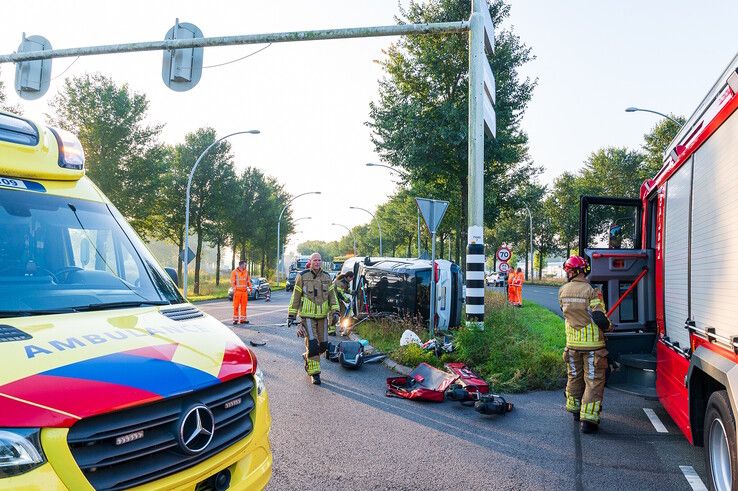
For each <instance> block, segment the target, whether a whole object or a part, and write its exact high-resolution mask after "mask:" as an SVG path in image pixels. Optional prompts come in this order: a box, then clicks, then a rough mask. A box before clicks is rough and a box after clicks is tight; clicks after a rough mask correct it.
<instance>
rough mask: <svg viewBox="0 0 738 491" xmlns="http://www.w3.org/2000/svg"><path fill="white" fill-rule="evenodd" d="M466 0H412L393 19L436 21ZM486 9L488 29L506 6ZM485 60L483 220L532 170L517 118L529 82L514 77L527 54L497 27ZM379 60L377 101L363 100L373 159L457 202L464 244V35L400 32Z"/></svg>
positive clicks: (448, 17) (460, 11) (455, 13)
mask: <svg viewBox="0 0 738 491" xmlns="http://www.w3.org/2000/svg"><path fill="white" fill-rule="evenodd" d="M470 11H471V4H470V1H469V0H461V1H458V0H430V1H428V2H419V1H416V0H412V1H411V2H410V4H409V6H408V8H407V9H402V10H401V14H402V16H401V18H399V19H398V22H400V23H406V22H408V23H409V22H412V23H416V22H417V23H424V22H444V21H453V20H458V19H464V18H467V17H468V16H469V12H470ZM490 14H491V16H492V19H493V22H494V23H495V25H496V26H500V25H501V24H502V23H503V21H504V20H505V18H507V16H508V15H509V6H508V5H506V4H505V3H504V2H503V1H502V0H495V1H494V2H493V3H492V5H491V6H490ZM495 45H496V51H495V54H494V55H493V56H491V57H490V62H491V66H492V71H493V73H494V75H495V78H496V81H497V105H496V111H497V139H495V140H487V141H486V142H485V157H486V158H485V176H484V180H485V198H486V199H485V223H486V224H487V225H488V226H489V225H491V224H493V223H494V221H495V219H496V218H497V215H498V214H499V213H500V211H501V208H503V207H504V205H505V201H506V197H507V196H508V195H509V191H508V190H509V189H514V188H515V187H516V185H517V184H519V183H521V182H525V181H526V180H528V179H529V178H530V176H531V175H532V174H534V173H535V171H536V169H535V168H533V166H532V165H530V163H529V162H528V148H527V141H528V138H527V135H526V134H525V133H524V132H523V131H522V130H521V128H520V121H521V118H522V116H523V113H524V111H525V108H526V106H527V104H528V102H529V101H530V98H531V95H532V91H533V88H534V86H535V82H533V81H531V80H529V79H525V80H521V78H520V76H519V74H518V69H519V68H520V67H521V66H522V65H524V64H525V63H526V62H528V61H529V60H531V59H532V56H531V54H530V49H529V48H527V47H526V46H525V45H524V44H523V43H522V42H521V41H520V39H519V38H518V37H517V36H516V35H515V34H514V33H513V32H512V31H511V30H500V31H498V32H497V36H496V39H495ZM386 55H387V58H386V59H385V60H384V61H382V62H381V63H380V64H381V65H382V67H383V68H384V71H385V73H386V77H385V78H384V79H382V80H380V82H379V100H378V101H377V102H375V103H372V104H370V121H369V122H368V123H367V124H368V125H369V127H370V128H371V129H372V130H373V136H372V140H373V143H374V145H375V147H376V150H377V152H378V153H379V154H380V156H381V158H382V159H383V160H384V161H385V162H387V163H389V164H390V165H393V166H396V167H401V168H403V169H406V170H407V171H408V172H409V173H410V175H411V179H412V181H413V183H415V182H417V181H421V182H422V181H425V182H429V183H434V184H436V185H438V186H439V187H441V188H444V189H446V190H447V191H448V194H446V196H445V199H449V200H450V201H451V202H456V203H458V204H459V205H460V206H459V214H458V222H457V223H458V225H457V243H459V242H463V243H464V244H466V226H467V201H468V200H467V188H468V186H467V184H468V183H467V172H468V166H467V160H468V159H467V115H468V103H467V92H468V91H467V87H468V66H467V60H468V47H467V36H466V34H448V35H445V36H406V37H403V38H402V39H401V40H400V41H398V42H397V43H395V44H393V45H392V46H391V47H390V48H389V49H388V50H387V52H386Z"/></svg>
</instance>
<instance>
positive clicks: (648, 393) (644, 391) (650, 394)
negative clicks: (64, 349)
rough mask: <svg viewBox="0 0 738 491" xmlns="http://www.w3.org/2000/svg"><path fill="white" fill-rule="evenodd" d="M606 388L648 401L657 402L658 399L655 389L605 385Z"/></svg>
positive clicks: (628, 385) (631, 385) (639, 386)
mask: <svg viewBox="0 0 738 491" xmlns="http://www.w3.org/2000/svg"><path fill="white" fill-rule="evenodd" d="M607 388H608V389H611V390H616V391H618V392H624V393H626V394H630V395H634V396H640V397H643V398H644V399H647V400H649V401H657V400H658V399H659V396H658V395H657V394H656V387H643V386H642V385H633V384H622V385H620V384H617V385H613V384H607Z"/></svg>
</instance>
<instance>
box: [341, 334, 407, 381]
mask: <svg viewBox="0 0 738 491" xmlns="http://www.w3.org/2000/svg"><path fill="white" fill-rule="evenodd" d="M349 339H350V340H351V341H359V340H360V339H362V338H361V337H360V336H359V335H358V334H354V333H353V332H352V333H351V334H349ZM364 350H365V351H366V352H367V353H368V354H371V353H373V352H374V351H375V350H374V346H372V345H371V344H367V345H366V346H365V347H364ZM382 365H384V366H386V367H387V368H389V369H390V370H392V371H393V372H397V373H399V374H400V375H409V374H410V372H412V371H413V369H412V368H410V367H407V366H405V365H400V364H399V363H397V362H396V361H394V360H390V358H389V356H388V357H387V358H385V359H384V360H382Z"/></svg>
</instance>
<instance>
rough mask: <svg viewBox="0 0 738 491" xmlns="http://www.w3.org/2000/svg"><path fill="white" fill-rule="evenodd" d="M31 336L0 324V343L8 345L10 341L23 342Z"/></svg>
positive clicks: (15, 328)
mask: <svg viewBox="0 0 738 491" xmlns="http://www.w3.org/2000/svg"><path fill="white" fill-rule="evenodd" d="M32 337H33V336H31V335H30V334H28V333H26V332H23V331H21V330H20V329H18V328H17V327H13V326H7V325H5V324H0V343H8V342H10V341H25V340H27V339H31V338H32Z"/></svg>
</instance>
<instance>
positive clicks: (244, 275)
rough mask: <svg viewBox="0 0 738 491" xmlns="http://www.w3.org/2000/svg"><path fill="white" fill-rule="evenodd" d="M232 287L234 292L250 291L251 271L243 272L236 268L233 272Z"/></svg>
mask: <svg viewBox="0 0 738 491" xmlns="http://www.w3.org/2000/svg"><path fill="white" fill-rule="evenodd" d="M231 286H232V287H233V289H234V290H236V291H239V292H245V291H248V290H249V289H250V288H251V276H249V270H248V269H244V270H243V271H241V270H240V269H238V268H236V269H234V270H233V271H231Z"/></svg>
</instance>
